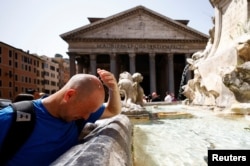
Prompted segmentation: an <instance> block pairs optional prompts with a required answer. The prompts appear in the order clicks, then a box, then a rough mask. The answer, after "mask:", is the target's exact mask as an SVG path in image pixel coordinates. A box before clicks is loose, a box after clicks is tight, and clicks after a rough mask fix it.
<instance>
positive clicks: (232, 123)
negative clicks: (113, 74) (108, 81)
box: [52, 0, 250, 166]
mask: <svg viewBox="0 0 250 166" xmlns="http://www.w3.org/2000/svg"><path fill="white" fill-rule="evenodd" d="M210 3H211V5H212V6H213V7H214V10H215V17H214V18H213V19H212V20H213V21H214V27H212V28H211V30H210V31H209V34H210V39H209V41H208V43H207V46H206V48H205V50H203V51H200V52H196V53H194V54H193V55H192V58H190V59H187V62H188V65H187V66H186V67H185V69H184V71H183V77H184V75H185V73H186V72H187V71H188V69H190V70H193V71H194V78H193V79H191V80H189V81H188V83H187V85H184V86H183V83H184V82H181V84H180V90H179V92H180V93H183V95H185V96H186V97H187V100H186V101H185V102H183V103H185V104H179V103H178V104H166V103H164V102H162V103H146V104H145V103H143V102H142V96H143V89H142V88H141V87H140V82H141V81H142V80H143V77H142V75H141V74H140V73H135V74H133V75H131V74H130V73H128V72H123V73H121V74H120V78H119V82H118V85H119V89H120V92H121V95H122V96H123V98H124V100H123V101H122V115H118V116H117V117H114V118H112V119H110V120H108V121H105V122H102V123H100V124H99V123H97V124H98V126H97V127H93V129H94V130H90V131H88V132H87V134H86V135H84V137H83V138H82V139H83V144H80V145H78V146H76V147H73V148H72V149H71V150H70V151H69V152H67V153H66V154H64V155H63V156H62V157H60V158H59V159H58V160H57V161H56V162H55V163H54V164H52V165H79V164H81V163H83V162H84V163H85V162H86V163H89V165H91V164H92V165H93V162H94V165H103V163H108V165H134V166H158V165H192V166H196V165H197V166H198V165H199V166H203V165H204V166H205V165H207V160H208V150H209V149H250V143H249V138H250V124H249V119H250V118H249V114H250V104H249V101H250V91H249V90H250V79H249V78H250V63H249V60H250V35H249V32H250V24H249V22H248V19H249V18H248V17H249V15H248V6H249V1H247V0H235V1H231V0H210ZM124 114H125V115H124ZM128 118H129V121H128ZM131 130H132V131H131ZM130 132H132V138H130V134H131V133H130ZM131 139H132V143H131V142H130V140H131ZM131 144H132V145H131ZM130 148H131V149H130ZM103 153H104V154H103ZM93 154H94V157H93ZM105 155H106V156H105ZM72 156H74V157H72ZM88 157H90V158H91V160H88ZM69 158H70V160H69ZM131 160H132V161H131ZM87 165H88V164H87ZM104 165H105V164H104Z"/></svg>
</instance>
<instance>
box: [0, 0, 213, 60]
mask: <svg viewBox="0 0 250 166" xmlns="http://www.w3.org/2000/svg"><path fill="white" fill-rule="evenodd" d="M138 5H142V6H145V7H146V8H149V9H151V10H153V11H155V12H157V13H160V14H162V15H165V16H167V17H170V18H172V19H185V20H190V21H189V24H188V26H190V27H192V28H194V29H196V30H198V31H200V32H203V33H205V34H208V30H209V29H210V28H211V27H212V26H213V24H212V21H211V17H212V16H214V9H213V7H212V5H211V4H210V2H209V0H0V41H2V42H4V43H7V44H9V45H11V46H13V47H16V48H20V49H22V50H24V51H27V50H29V51H30V53H37V54H38V55H47V56H49V57H53V56H54V55H55V54H56V53H59V54H61V55H63V56H64V57H65V58H68V55H67V54H66V52H67V49H68V44H67V43H66V42H65V41H64V40H62V39H61V37H60V36H59V35H61V34H63V33H65V32H68V31H71V30H73V29H75V28H79V27H81V26H84V25H86V24H88V23H89V21H88V19H87V18H88V17H108V16H111V15H114V14H117V13H120V12H122V11H125V10H127V9H130V8H133V7H136V6H138Z"/></svg>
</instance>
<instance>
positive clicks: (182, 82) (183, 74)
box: [178, 64, 190, 100]
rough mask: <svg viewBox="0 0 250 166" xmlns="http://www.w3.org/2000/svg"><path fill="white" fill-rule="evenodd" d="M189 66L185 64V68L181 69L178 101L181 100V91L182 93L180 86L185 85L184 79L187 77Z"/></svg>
mask: <svg viewBox="0 0 250 166" xmlns="http://www.w3.org/2000/svg"><path fill="white" fill-rule="evenodd" d="M189 66H190V64H187V65H186V66H185V68H184V69H183V72H182V76H181V82H180V87H179V93H178V100H181V97H182V91H183V90H182V86H183V85H184V83H185V79H186V75H187V72H188V69H189Z"/></svg>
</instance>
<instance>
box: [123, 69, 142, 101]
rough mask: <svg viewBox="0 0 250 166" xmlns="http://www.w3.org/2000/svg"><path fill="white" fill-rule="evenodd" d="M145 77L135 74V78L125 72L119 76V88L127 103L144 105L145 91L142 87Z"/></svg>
mask: <svg viewBox="0 0 250 166" xmlns="http://www.w3.org/2000/svg"><path fill="white" fill-rule="evenodd" d="M142 80H143V76H142V75H141V74H140V73H134V74H133V76H132V75H131V74H130V73H129V72H127V71H124V72H123V73H121V74H120V75H119V81H118V88H119V90H120V94H121V96H123V97H124V102H125V103H135V104H140V105H142V103H143V95H144V91H143V89H142V87H141V86H140V82H142Z"/></svg>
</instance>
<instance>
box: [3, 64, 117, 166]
mask: <svg viewBox="0 0 250 166" xmlns="http://www.w3.org/2000/svg"><path fill="white" fill-rule="evenodd" d="M97 73H98V74H99V76H100V79H101V80H99V79H98V78H97V77H96V76H94V75H90V74H76V75H74V76H73V77H72V78H71V79H70V80H69V81H68V82H67V84H66V85H65V86H64V87H63V88H62V89H60V90H59V91H57V92H56V93H54V94H52V95H51V96H48V97H46V98H44V99H37V100H33V105H34V110H35V113H36V123H35V127H34V130H33V132H32V133H31V135H30V137H29V138H28V139H27V141H26V142H25V143H24V144H23V145H22V147H21V148H20V149H19V150H18V151H17V153H16V154H15V155H14V156H13V157H12V158H11V159H9V160H8V161H7V165H19V166H20V165H25V166H29V165H32V166H33V165H49V164H50V163H52V162H53V161H54V160H55V159H57V158H58V157H59V156H60V155H62V154H63V153H64V152H66V151H67V150H68V149H69V148H71V147H72V146H74V145H76V144H77V143H78V135H79V132H78V131H79V130H78V127H79V126H78V125H77V123H76V120H79V119H80V120H82V121H81V126H82V127H83V126H84V125H85V124H86V123H87V122H95V121H96V120H98V119H99V118H109V117H112V116H115V115H117V114H119V113H120V111H121V101H120V94H119V90H118V86H117V81H116V79H115V77H114V75H113V74H112V73H110V72H108V71H106V70H101V69H98V70H97ZM101 81H102V82H103V83H104V84H105V85H106V86H107V87H108V88H109V99H108V101H107V104H104V96H105V94H104V87H103V84H102V82H101ZM12 116H13V110H12V108H11V107H6V108H4V109H3V110H1V111H0V126H1V130H0V148H2V147H3V141H4V138H5V136H6V134H7V132H8V129H9V127H10V125H11V122H12ZM17 139H18V138H17ZM0 150H1V149H0ZM0 157H1V158H2V157H3V156H0ZM1 164H2V163H1ZM1 164H0V165H1Z"/></svg>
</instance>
